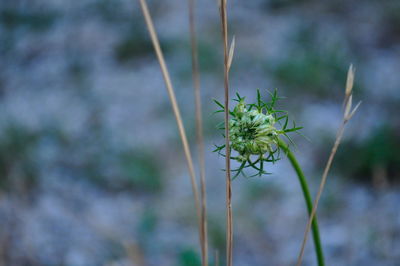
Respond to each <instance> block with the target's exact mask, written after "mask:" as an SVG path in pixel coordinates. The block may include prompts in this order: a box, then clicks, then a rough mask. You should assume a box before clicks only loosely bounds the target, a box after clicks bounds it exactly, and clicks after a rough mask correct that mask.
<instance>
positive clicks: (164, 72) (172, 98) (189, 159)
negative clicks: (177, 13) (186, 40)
mask: <svg viewBox="0 0 400 266" xmlns="http://www.w3.org/2000/svg"><path fill="white" fill-rule="evenodd" d="M139 1H140V6H141V8H142V12H143V16H144V18H145V20H146V25H147V29H148V30H149V33H150V37H151V41H152V43H153V46H154V49H155V52H156V55H157V59H158V62H159V63H160V67H161V72H162V75H163V78H164V81H165V85H166V87H167V91H168V96H169V99H170V102H171V105H172V109H173V112H174V115H175V119H176V123H177V124H178V130H179V135H180V138H181V141H182V145H183V150H184V152H185V157H186V162H187V166H188V168H189V174H190V181H191V184H192V191H193V197H194V201H195V206H196V212H197V218H198V223H199V224H198V225H199V229H198V230H199V239H200V243H201V242H202V237H201V231H202V229H201V222H200V221H201V209H200V203H199V193H198V188H197V183H196V175H195V172H194V167H193V160H192V156H191V154H190V149H189V144H188V141H187V137H186V133H185V128H184V126H183V121H182V117H181V114H180V111H179V108H178V104H177V101H176V97H175V92H174V88H173V87H172V83H171V78H170V75H169V72H168V68H167V65H166V63H165V60H164V56H163V53H162V50H161V47H160V43H159V41H158V38H157V34H156V31H155V29H154V25H153V21H152V19H151V16H150V13H149V9H148V7H147V3H146V0H139Z"/></svg>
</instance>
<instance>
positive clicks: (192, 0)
mask: <svg viewBox="0 0 400 266" xmlns="http://www.w3.org/2000/svg"><path fill="white" fill-rule="evenodd" d="M195 4H196V0H189V29H190V46H191V55H192V78H193V86H194V95H195V106H196V142H197V154H198V160H199V168H200V196H201V223H200V226H201V261H202V265H203V266H208V235H207V232H208V229H207V193H206V172H205V162H204V137H203V117H202V108H201V93H200V71H199V60H198V49H197V38H196V26H195Z"/></svg>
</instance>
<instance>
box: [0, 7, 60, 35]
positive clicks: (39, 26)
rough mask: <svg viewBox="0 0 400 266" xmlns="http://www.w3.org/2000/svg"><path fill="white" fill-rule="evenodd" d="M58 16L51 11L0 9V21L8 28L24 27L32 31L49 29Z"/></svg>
mask: <svg viewBox="0 0 400 266" xmlns="http://www.w3.org/2000/svg"><path fill="white" fill-rule="evenodd" d="M57 17H58V14H57V13H55V12H52V11H43V10H40V11H39V10H34V9H28V8H26V9H18V8H7V9H3V10H1V11H0V23H1V24H2V25H3V26H4V27H6V28H7V29H9V30H14V29H17V28H25V29H29V30H32V31H37V32H41V31H45V30H48V29H50V27H51V26H52V25H53V24H54V22H55V21H56V19H57Z"/></svg>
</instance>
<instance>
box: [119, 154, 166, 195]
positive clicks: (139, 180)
mask: <svg viewBox="0 0 400 266" xmlns="http://www.w3.org/2000/svg"><path fill="white" fill-rule="evenodd" d="M119 163H120V169H121V172H120V174H121V175H120V177H119V178H117V179H116V180H114V182H116V184H114V186H116V187H120V188H132V189H138V190H140V191H146V192H160V191H161V189H162V182H161V169H160V166H159V164H157V158H156V157H155V156H153V155H151V154H149V153H146V152H142V151H128V152H124V153H122V154H120V157H119Z"/></svg>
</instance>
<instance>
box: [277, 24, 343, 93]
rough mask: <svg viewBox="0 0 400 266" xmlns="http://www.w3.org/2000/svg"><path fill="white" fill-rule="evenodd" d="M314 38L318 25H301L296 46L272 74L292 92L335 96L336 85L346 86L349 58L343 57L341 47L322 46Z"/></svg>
mask: <svg viewBox="0 0 400 266" xmlns="http://www.w3.org/2000/svg"><path fill="white" fill-rule="evenodd" d="M315 38H316V37H315V28H313V27H312V26H310V27H307V28H301V29H300V30H299V32H298V33H297V35H296V36H295V38H294V42H295V43H296V44H297V47H295V48H294V49H292V50H291V51H289V56H287V59H285V60H283V61H281V62H280V63H278V64H277V65H276V66H272V67H271V68H272V73H273V75H274V77H275V78H276V79H277V80H278V81H279V82H280V83H281V84H282V87H284V88H285V89H288V90H289V92H292V93H293V92H296V91H297V92H299V91H301V92H302V93H304V92H306V93H308V94H310V95H313V96H316V97H324V98H326V97H335V96H337V93H336V92H335V91H337V90H336V88H337V89H339V88H343V87H344V82H345V80H346V73H347V68H348V65H347V62H349V60H348V59H346V58H344V56H343V47H342V46H340V45H333V46H330V47H322V46H321V45H320V44H319V43H318V42H317V41H316V40H315Z"/></svg>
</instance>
